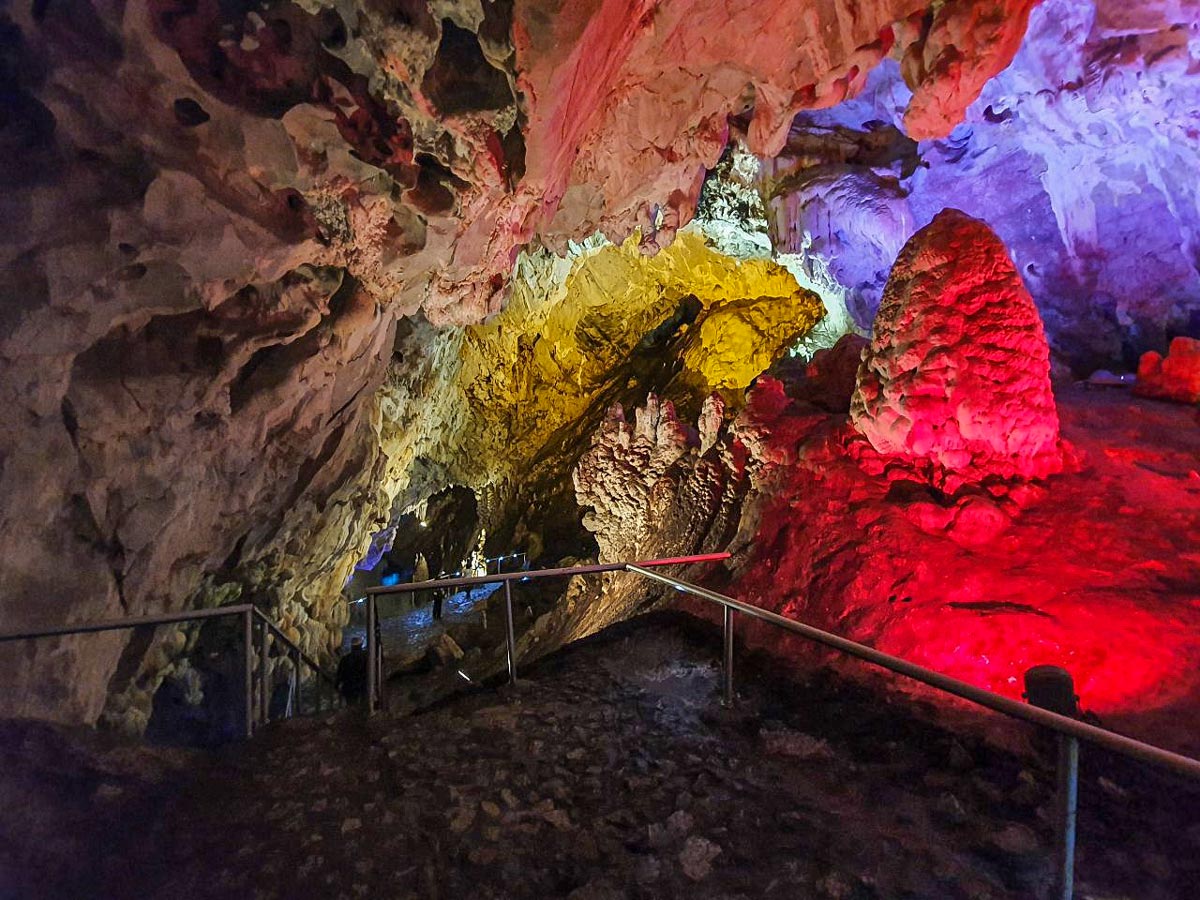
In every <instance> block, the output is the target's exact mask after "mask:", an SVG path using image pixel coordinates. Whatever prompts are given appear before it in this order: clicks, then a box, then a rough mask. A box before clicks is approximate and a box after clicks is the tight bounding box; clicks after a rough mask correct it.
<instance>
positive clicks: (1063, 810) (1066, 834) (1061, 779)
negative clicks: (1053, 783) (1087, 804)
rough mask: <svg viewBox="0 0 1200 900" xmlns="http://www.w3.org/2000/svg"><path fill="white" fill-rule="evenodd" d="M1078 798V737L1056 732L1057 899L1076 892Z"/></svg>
mask: <svg viewBox="0 0 1200 900" xmlns="http://www.w3.org/2000/svg"><path fill="white" fill-rule="evenodd" d="M1078 799H1079V738H1077V737H1073V736H1071V735H1066V734H1060V735H1058V796H1057V798H1056V805H1057V807H1058V886H1059V894H1058V896H1059V898H1060V900H1071V898H1072V897H1073V896H1074V894H1075V820H1076V807H1077V803H1078Z"/></svg>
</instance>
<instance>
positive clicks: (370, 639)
mask: <svg viewBox="0 0 1200 900" xmlns="http://www.w3.org/2000/svg"><path fill="white" fill-rule="evenodd" d="M367 647H368V649H369V651H370V652H368V653H367V715H368V716H373V715H375V681H376V676H377V673H376V672H375V661H376V658H377V657H376V651H377V650H378V648H377V647H376V646H375V595H374V594H368V595H367Z"/></svg>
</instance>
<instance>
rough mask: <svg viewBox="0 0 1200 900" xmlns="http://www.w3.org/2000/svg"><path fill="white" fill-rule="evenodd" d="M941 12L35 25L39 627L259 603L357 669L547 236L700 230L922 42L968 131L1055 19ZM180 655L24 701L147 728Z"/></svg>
mask: <svg viewBox="0 0 1200 900" xmlns="http://www.w3.org/2000/svg"><path fill="white" fill-rule="evenodd" d="M925 7H926V4H925V3H923V2H920V0H873V2H870V3H865V4H856V5H855V6H854V8H853V9H851V7H850V5H849V4H844V3H841V2H836V0H820V2H813V3H805V4H803V6H802V7H799V8H797V7H795V6H792V5H789V4H783V3H759V2H749V0H744V2H738V3H733V4H724V5H720V6H711V7H709V6H705V7H702V8H701V7H697V6H696V5H695V4H690V3H685V2H679V0H664V2H658V3H654V2H636V3H631V2H618V0H588V2H583V3H570V4H566V3H557V2H551V0H515V2H513V3H507V2H493V0H471V2H466V3H458V4H444V3H433V4H428V3H425V2H421V0H412V2H402V3H400V4H385V3H376V2H364V3H361V4H352V3H348V2H342V0H337V2H327V3H323V2H304V3H290V2H284V3H276V4H272V5H270V6H269V7H267V6H258V5H255V4H250V3H217V2H216V0H199V2H195V3H191V2H177V0H130V2H125V3H108V2H95V3H92V2H88V0H61V2H57V0H56V2H50V3H46V2H44V0H31V2H19V3H15V4H10V5H9V6H7V7H6V8H5V10H4V11H3V13H0V47H2V57H0V76H2V80H0V83H2V87H3V92H4V96H5V100H6V106H7V109H8V110H9V111H10V114H9V115H8V116H7V117H6V118H5V120H4V122H3V126H2V128H0V145H2V146H3V147H4V149H5V151H6V153H5V156H6V159H8V160H10V165H8V166H6V169H5V173H4V175H3V176H2V177H3V179H4V187H5V190H4V191H3V194H2V197H0V204H2V209H3V212H4V215H5V217H6V219H7V220H8V221H9V222H12V223H19V227H14V228H10V229H8V230H7V231H6V232H5V234H4V236H3V238H0V253H2V254H3V259H4V260H5V267H6V273H7V275H8V277H7V278H6V279H4V282H3V287H2V288H0V289H2V290H3V296H2V297H0V397H2V398H3V409H4V411H3V430H2V431H0V540H2V541H3V544H4V546H5V557H4V563H3V573H2V574H3V592H2V595H0V615H2V619H3V622H4V624H5V626H7V627H19V626H36V625H39V624H44V623H58V622H62V621H67V620H72V619H74V620H82V619H95V618H100V617H106V616H116V615H124V614H138V613H148V612H154V611H157V610H164V609H179V608H183V607H188V606H193V605H212V604H217V603H222V602H229V601H231V600H234V599H236V598H238V597H241V598H243V599H250V600H253V601H254V602H256V603H259V604H261V605H263V606H265V607H267V608H268V609H269V610H270V611H271V612H272V614H273V615H275V616H276V617H277V618H279V619H280V620H281V621H282V623H283V625H284V627H285V629H286V630H288V631H289V633H291V634H292V635H293V636H294V637H296V638H297V639H299V640H300V641H301V642H302V644H304V646H305V647H306V648H307V649H310V650H313V651H314V652H320V651H321V650H323V649H325V648H328V647H329V646H330V645H331V644H332V643H333V640H334V636H335V635H336V633H337V629H338V626H339V624H340V622H341V621H343V620H344V617H345V610H344V607H343V606H342V605H341V603H340V601H339V597H338V591H339V590H340V588H341V586H342V584H343V583H344V582H345V579H346V577H347V576H348V575H349V573H350V571H351V568H352V566H353V564H354V562H356V561H357V559H358V558H360V557H361V555H362V554H363V552H365V550H366V548H367V546H368V544H369V540H370V535H371V534H372V533H373V532H374V531H376V530H378V528H379V527H381V526H382V525H383V524H385V523H386V521H387V520H388V517H389V515H390V511H391V510H392V508H393V506H394V501H395V499H396V497H397V496H402V495H403V493H404V492H405V491H406V490H408V489H409V487H410V485H412V484H413V483H414V481H417V482H421V483H428V484H435V483H437V482H439V481H441V483H442V484H444V483H445V481H444V480H441V474H442V473H440V472H438V471H436V466H433V465H432V464H430V463H428V462H427V461H426V460H427V454H426V453H425V452H424V448H425V446H426V445H427V443H428V441H429V440H431V438H430V434H431V432H433V431H435V430H436V427H435V426H436V424H437V423H440V421H441V420H440V419H439V418H435V419H434V420H433V421H434V423H435V424H434V426H431V425H430V421H429V420H428V419H427V418H426V415H425V412H424V410H425V408H426V406H427V401H429V400H430V399H431V398H436V397H438V396H439V392H440V390H441V389H442V388H443V387H444V386H445V384H446V383H447V379H448V378H450V377H452V376H453V373H454V371H455V365H456V361H457V357H458V352H459V349H460V347H461V343H460V342H461V340H462V335H461V332H460V331H455V330H452V329H449V330H448V329H444V328H441V326H445V325H447V324H458V325H462V324H466V323H477V322H479V321H481V320H482V319H484V318H486V317H487V316H489V315H492V314H495V313H496V312H497V311H499V310H500V309H501V308H502V306H503V304H504V302H505V300H506V298H507V297H508V290H509V287H508V276H509V274H510V272H511V269H512V266H513V263H514V260H515V256H516V253H517V251H518V249H519V248H520V247H522V246H525V245H526V244H528V243H530V242H534V243H542V244H545V245H547V246H550V247H559V248H560V247H562V246H564V243H565V242H566V241H567V240H571V239H582V238H583V237H585V236H587V235H590V234H591V233H592V232H594V231H595V230H597V228H599V229H601V230H603V231H605V232H607V233H608V234H609V235H610V236H612V237H616V238H618V239H623V238H624V237H625V236H626V235H629V234H632V233H633V232H634V230H635V229H640V230H639V232H638V233H639V241H640V243H641V244H642V247H643V248H644V249H645V250H646V251H648V252H652V251H653V250H655V249H657V248H659V247H660V246H662V245H665V244H666V243H668V242H669V241H670V239H671V238H672V237H673V235H674V233H675V230H676V229H677V228H678V227H679V226H681V225H682V224H684V223H685V222H686V220H687V219H688V218H689V217H690V215H691V212H692V210H693V209H694V206H695V202H696V196H697V194H698V192H699V188H700V182H701V179H702V177H703V172H704V168H705V166H708V165H712V164H713V163H715V162H716V160H717V158H718V156H719V155H720V153H721V150H722V148H723V147H724V145H725V142H726V137H727V128H726V119H727V116H728V115H729V114H731V113H739V114H745V113H746V112H747V111H748V110H749V108H750V107H753V117H752V118H751V120H750V128H749V138H748V139H749V141H750V144H751V147H752V148H753V149H756V150H757V151H758V152H761V153H771V152H773V151H774V150H776V149H778V147H779V146H780V145H781V144H782V142H783V140H784V139H785V137H786V133H787V129H788V125H789V123H790V122H791V120H792V117H793V115H794V113H795V112H796V111H797V110H799V109H803V108H812V107H818V106H829V105H832V104H834V103H836V102H838V101H839V100H841V99H843V98H844V97H845V96H847V95H849V94H852V93H854V92H855V91H856V90H858V89H859V88H860V87H861V86H862V84H863V83H864V82H865V79H866V77H867V74H868V73H869V71H870V70H871V68H872V67H874V66H875V65H877V64H878V63H879V62H880V61H881V60H882V59H884V58H885V57H886V56H887V55H888V54H893V55H896V56H900V57H906V58H909V59H910V60H911V61H912V66H911V68H912V72H913V73H914V75H913V77H914V87H915V94H914V108H918V107H920V108H922V109H924V107H925V106H928V101H929V100H930V97H931V95H932V94H936V93H938V92H944V93H946V95H947V97H950V96H951V95H954V97H957V98H958V99H955V100H953V101H951V100H948V101H947V103H946V104H945V105H943V106H937V111H935V112H934V113H933V114H930V113H928V111H925V112H922V113H921V121H922V122H923V123H924V124H923V125H922V128H923V129H924V130H925V131H926V132H929V133H930V134H933V133H943V132H946V131H948V130H949V129H950V128H951V127H952V126H953V124H954V119H955V118H956V117H957V116H958V114H959V112H958V109H959V107H960V106H961V105H962V103H961V102H960V101H961V100H962V99H967V100H969V99H970V97H971V96H972V94H973V92H974V91H975V90H977V88H978V86H981V85H982V80H980V79H979V78H977V77H976V76H975V75H974V74H972V73H975V72H977V71H978V72H984V71H987V70H990V69H993V68H999V67H1002V65H1003V63H1004V62H1005V61H1006V60H1007V57H1008V55H1010V53H1011V49H1012V48H1011V47H1010V46H1009V45H1010V44H1013V43H1014V41H1013V38H1014V36H1016V37H1019V34H1020V32H1021V31H1022V30H1023V27H1024V20H1023V17H1022V14H1021V11H1022V10H1024V9H1025V7H1026V4H1024V3H1018V2H1008V3H1003V2H999V3H995V4H989V5H988V7H987V8H988V9H990V10H991V14H992V15H991V18H990V19H989V20H988V21H987V22H985V23H983V25H985V26H986V27H980V22H976V21H975V18H976V16H975V12H972V10H976V11H977V10H978V9H979V8H980V7H979V5H978V4H974V3H967V2H964V0H960V2H957V3H950V4H941V5H939V7H938V11H937V13H936V14H934V15H931V16H928V17H927V16H925V15H924V13H925ZM972 22H975V24H971V23H972ZM956 41H957V42H958V43H957V44H956V43H955V42H956ZM956 46H958V47H959V50H956V49H955V48H956ZM960 50H961V52H959V51H960ZM956 55H957V56H959V57H961V58H962V59H963V60H964V61H965V62H964V64H963V65H962V66H960V67H958V68H957V69H955V68H953V67H951V68H947V67H946V66H945V65H944V62H945V61H946V60H947V59H950V58H951V57H954V56H956ZM964 73H965V74H964ZM976 82H978V85H976ZM922 104H924V106H922ZM439 415H440V414H439ZM454 421H457V420H454V419H453V418H452V422H451V424H452V425H453V424H454ZM151 643H152V644H154V646H152V647H149V648H148V647H147V646H146V643H145V640H144V639H139V640H137V641H132V642H131V641H130V640H129V638H128V636H125V635H122V634H110V635H108V636H105V637H98V638H85V639H68V640H64V641H59V642H51V643H43V644H37V645H23V646H21V647H7V648H5V649H4V650H3V651H2V655H0V674H2V675H3V676H4V677H5V679H6V680H7V682H8V683H9V684H10V685H11V686H12V690H10V691H9V692H7V694H6V697H7V699H6V700H5V701H4V702H5V710H6V711H7V712H12V713H20V714H38V715H49V716H53V717H58V718H65V719H72V720H85V721H93V720H95V719H96V718H97V716H99V715H100V714H101V712H102V710H103V709H104V707H105V704H106V703H108V704H109V711H110V713H111V715H112V716H113V717H115V718H116V719H117V720H121V721H123V722H124V724H127V725H129V726H130V727H133V728H137V727H139V725H140V723H141V721H142V718H141V717H143V716H144V713H145V709H146V707H147V702H148V696H149V693H150V692H151V691H152V690H153V689H154V686H155V684H156V683H157V679H158V678H160V677H161V676H162V673H163V671H164V666H165V665H167V663H169V661H170V660H171V659H173V658H174V657H175V656H176V655H177V654H178V652H179V650H180V648H181V637H180V635H179V634H178V633H174V632H173V633H171V634H163V635H160V637H159V639H158V640H157V642H151ZM150 659H153V662H152V664H151V663H147V660H150ZM114 673H115V674H116V680H115V681H114ZM106 697H108V698H110V699H108V700H106Z"/></svg>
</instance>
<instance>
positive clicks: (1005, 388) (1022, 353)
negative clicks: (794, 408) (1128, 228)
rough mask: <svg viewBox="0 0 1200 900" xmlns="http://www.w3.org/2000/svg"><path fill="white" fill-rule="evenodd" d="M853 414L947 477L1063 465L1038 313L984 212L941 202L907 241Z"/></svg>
mask: <svg viewBox="0 0 1200 900" xmlns="http://www.w3.org/2000/svg"><path fill="white" fill-rule="evenodd" d="M850 419H851V422H852V423H853V424H854V427H855V429H857V431H858V432H859V433H860V434H862V435H863V436H864V437H865V438H866V439H867V440H868V441H869V442H870V444H871V446H872V447H873V448H874V449H875V450H876V451H878V452H879V453H880V454H883V455H885V456H889V457H896V458H898V459H900V460H903V461H905V462H907V463H909V464H911V465H912V466H914V467H916V468H919V469H921V470H923V471H926V472H928V473H929V474H930V475H931V477H932V478H933V479H934V480H935V481H936V482H938V483H940V484H946V485H948V486H950V487H952V488H953V487H954V486H955V485H956V484H960V483H962V482H963V481H973V480H979V479H982V478H985V477H988V476H998V477H1002V478H1007V477H1014V476H1015V477H1022V478H1040V477H1044V476H1046V475H1049V474H1051V473H1053V472H1057V471H1059V470H1061V468H1062V454H1061V452H1060V451H1059V446H1058V413H1057V411H1056V410H1055V406H1054V395H1053V393H1052V392H1051V390H1050V360H1049V349H1048V348H1047V346H1046V337H1045V334H1044V333H1043V330H1042V322H1041V319H1040V318H1039V317H1038V312H1037V308H1036V307H1035V306H1034V304H1033V299H1032V298H1031V297H1030V296H1029V292H1028V291H1027V290H1026V289H1025V285H1024V284H1023V283H1022V281H1021V278H1020V276H1019V275H1018V274H1017V271H1016V269H1015V268H1014V267H1013V264H1012V261H1011V260H1010V259H1009V257H1008V252H1007V251H1006V250H1005V248H1004V245H1003V244H1002V243H1001V242H1000V239H999V238H997V237H996V235H995V234H994V233H993V232H992V230H991V229H990V228H988V226H987V225H985V224H984V223H983V222H980V221H978V220H977V219H972V218H971V217H970V216H967V215H966V214H965V213H961V212H959V211H958V210H954V209H948V210H945V211H943V212H942V213H940V214H939V215H938V216H937V217H936V218H934V220H933V221H932V222H931V223H930V224H929V225H928V226H926V227H925V228H923V229H921V231H919V232H917V234H915V235H914V236H913V237H912V238H911V239H910V240H909V242H908V243H907V244H906V245H905V246H904V249H903V250H902V251H901V253H900V256H899V258H898V259H897V260H896V265H895V267H894V268H893V269H892V273H891V277H890V278H889V279H888V283H887V288H886V290H885V291H884V295H883V301H882V303H881V304H880V307H879V312H878V314H877V316H876V318H875V336H874V339H873V340H872V342H871V346H870V347H869V348H868V349H867V351H866V352H865V353H864V355H863V361H862V365H861V366H860V368H859V373H858V384H857V387H856V389H855V391H854V396H853V398H852V400H851V406H850Z"/></svg>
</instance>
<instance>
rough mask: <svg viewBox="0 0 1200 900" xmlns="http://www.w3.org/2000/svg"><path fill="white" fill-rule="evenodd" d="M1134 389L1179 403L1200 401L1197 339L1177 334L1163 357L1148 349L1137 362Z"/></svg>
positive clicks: (1199, 345) (1199, 349)
mask: <svg viewBox="0 0 1200 900" xmlns="http://www.w3.org/2000/svg"><path fill="white" fill-rule="evenodd" d="M1134 392H1135V393H1138V394H1141V395H1142V396H1143V397H1162V398H1163V399H1165V400H1176V401H1178V402H1180V403H1200V340H1196V339H1194V338H1186V337H1177V338H1175V340H1173V341H1171V347H1170V349H1169V350H1168V352H1167V355H1166V357H1163V356H1162V354H1160V353H1155V352H1154V351H1153V350H1151V351H1150V352H1149V353H1146V354H1144V355H1143V356H1142V359H1141V361H1140V362H1139V363H1138V371H1137V384H1136V385H1135V386H1134Z"/></svg>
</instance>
